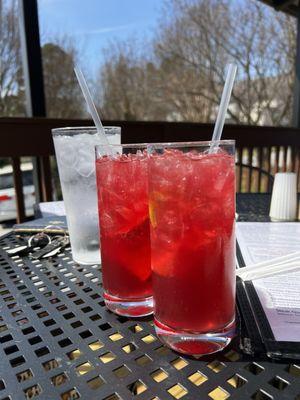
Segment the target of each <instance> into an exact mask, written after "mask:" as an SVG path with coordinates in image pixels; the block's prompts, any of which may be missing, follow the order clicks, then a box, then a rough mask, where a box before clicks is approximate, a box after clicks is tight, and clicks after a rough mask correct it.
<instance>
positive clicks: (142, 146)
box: [95, 143, 150, 151]
mask: <svg viewBox="0 0 300 400" xmlns="http://www.w3.org/2000/svg"><path fill="white" fill-rule="evenodd" d="M149 144H150V143H124V144H123V143H120V144H116V143H114V144H110V143H109V144H108V145H107V144H97V145H96V146H95V149H96V151H97V150H98V149H100V148H103V147H112V148H120V147H122V148H125V149H126V148H132V147H133V148H144V149H146V148H147V146H148V145H149Z"/></svg>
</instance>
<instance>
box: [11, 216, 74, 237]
mask: <svg viewBox="0 0 300 400" xmlns="http://www.w3.org/2000/svg"><path fill="white" fill-rule="evenodd" d="M67 230H68V227H67V220H66V217H64V216H52V217H45V218H38V219H34V220H33V221H28V222H24V223H22V224H16V225H14V226H13V231H14V232H16V233H35V232H45V233H54V234H63V233H64V231H67Z"/></svg>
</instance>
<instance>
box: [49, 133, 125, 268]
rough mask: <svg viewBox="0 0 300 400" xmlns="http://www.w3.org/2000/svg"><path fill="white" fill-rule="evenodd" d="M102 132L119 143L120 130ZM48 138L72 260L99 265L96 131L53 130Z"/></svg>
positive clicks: (110, 139)
mask: <svg viewBox="0 0 300 400" xmlns="http://www.w3.org/2000/svg"><path fill="white" fill-rule="evenodd" d="M104 130H105V133H106V135H107V138H108V141H109V143H110V144H120V142H121V128H120V127H116V126H106V127H104ZM52 136H53V142H54V147H55V154H56V159H57V165H58V172H59V178H60V182H61V188H62V195H63V199H64V203H65V209H66V215H67V223H68V230H69V235H70V242H71V248H72V254H73V259H74V261H76V262H77V263H79V264H85V265H92V264H99V263H100V262H101V260H100V251H99V227H98V209H97V191H96V177H95V146H96V145H98V144H100V142H99V137H98V135H97V131H96V128H93V127H72V128H57V129H52Z"/></svg>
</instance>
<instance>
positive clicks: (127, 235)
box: [96, 145, 152, 316]
mask: <svg viewBox="0 0 300 400" xmlns="http://www.w3.org/2000/svg"><path fill="white" fill-rule="evenodd" d="M111 147H112V149H113V148H114V146H111ZM99 148H100V146H99V147H98V149H99ZM116 148H117V149H119V150H120V149H123V152H126V154H114V155H108V156H107V155H104V156H99V157H98V159H97V160H96V176H97V188H98V206H99V225H100V243H101V257H102V276H103V286H104V298H105V302H106V305H107V306H108V308H110V309H111V310H112V311H114V312H116V313H118V314H122V315H128V316H142V315H148V314H150V313H151V312H152V284H151V265H150V226H149V212H148V162H147V154H146V153H145V151H144V152H142V151H140V150H139V149H140V147H137V146H134V145H123V146H116ZM113 151H114V150H113ZM129 152H130V153H129ZM132 153H135V154H132Z"/></svg>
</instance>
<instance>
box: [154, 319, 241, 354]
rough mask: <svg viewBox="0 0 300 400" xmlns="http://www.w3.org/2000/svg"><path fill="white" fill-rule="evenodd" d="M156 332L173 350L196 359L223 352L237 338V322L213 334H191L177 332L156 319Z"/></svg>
mask: <svg viewBox="0 0 300 400" xmlns="http://www.w3.org/2000/svg"><path fill="white" fill-rule="evenodd" d="M154 323H155V331H156V334H157V336H158V337H159V339H160V340H161V341H162V342H163V343H164V344H166V345H167V346H168V347H170V348H171V349H173V350H175V351H178V352H179V353H183V354H188V355H191V356H194V357H201V356H203V355H206V354H211V353H216V352H217V351H221V350H223V349H224V348H225V347H226V346H228V344H229V343H230V342H231V339H232V338H233V337H234V336H235V333H236V331H235V320H233V321H232V322H230V324H228V325H227V326H226V327H225V328H224V329H222V331H220V332H211V333H196V332H195V333H190V332H185V331H175V330H174V329H173V328H170V327H168V326H167V325H164V324H162V323H161V322H159V321H158V320H157V319H155V318H154Z"/></svg>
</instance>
